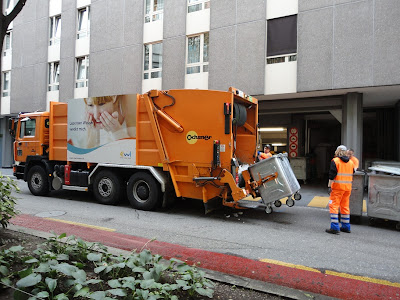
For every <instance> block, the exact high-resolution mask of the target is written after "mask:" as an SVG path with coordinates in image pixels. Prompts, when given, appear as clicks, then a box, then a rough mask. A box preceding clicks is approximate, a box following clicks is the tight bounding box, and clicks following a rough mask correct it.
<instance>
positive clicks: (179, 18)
mask: <svg viewBox="0 0 400 300" xmlns="http://www.w3.org/2000/svg"><path fill="white" fill-rule="evenodd" d="M164 3H165V4H164V40H163V65H162V88H163V89H165V90H168V89H183V88H184V87H185V59H186V11H187V4H186V1H182V0H168V1H164Z"/></svg>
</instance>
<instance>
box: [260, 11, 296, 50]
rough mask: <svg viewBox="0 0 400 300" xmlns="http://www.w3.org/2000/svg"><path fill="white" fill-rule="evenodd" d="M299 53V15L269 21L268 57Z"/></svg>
mask: <svg viewBox="0 0 400 300" xmlns="http://www.w3.org/2000/svg"><path fill="white" fill-rule="evenodd" d="M293 53H297V15H293V16H287V17H282V18H276V19H270V20H268V21H267V57H270V56H277V55H282V54H293Z"/></svg>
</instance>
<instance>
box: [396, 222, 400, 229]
mask: <svg viewBox="0 0 400 300" xmlns="http://www.w3.org/2000/svg"><path fill="white" fill-rule="evenodd" d="M396 229H397V230H399V231H400V222H398V223H397V224H396Z"/></svg>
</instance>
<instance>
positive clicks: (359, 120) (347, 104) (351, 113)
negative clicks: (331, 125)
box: [342, 93, 363, 168]
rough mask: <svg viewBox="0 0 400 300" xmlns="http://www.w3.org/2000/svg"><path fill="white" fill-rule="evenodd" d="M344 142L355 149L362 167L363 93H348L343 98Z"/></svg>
mask: <svg viewBox="0 0 400 300" xmlns="http://www.w3.org/2000/svg"><path fill="white" fill-rule="evenodd" d="M342 144H343V145H346V146H347V147H348V148H353V149H354V155H355V156H356V157H357V158H358V159H359V161H360V168H362V166H363V164H362V151H363V149H362V144H363V94H360V93H348V94H346V95H345V97H344V99H343V115H342Z"/></svg>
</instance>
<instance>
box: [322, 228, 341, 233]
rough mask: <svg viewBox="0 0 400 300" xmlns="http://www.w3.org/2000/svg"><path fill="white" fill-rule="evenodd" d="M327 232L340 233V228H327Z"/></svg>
mask: <svg viewBox="0 0 400 300" xmlns="http://www.w3.org/2000/svg"><path fill="white" fill-rule="evenodd" d="M325 232H327V233H331V234H339V233H340V231H339V230H335V229H332V228H329V229H326V230H325Z"/></svg>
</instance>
